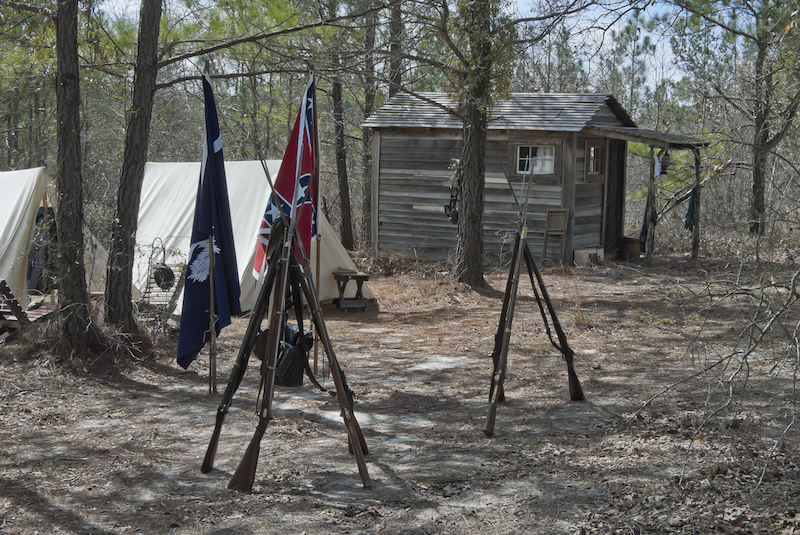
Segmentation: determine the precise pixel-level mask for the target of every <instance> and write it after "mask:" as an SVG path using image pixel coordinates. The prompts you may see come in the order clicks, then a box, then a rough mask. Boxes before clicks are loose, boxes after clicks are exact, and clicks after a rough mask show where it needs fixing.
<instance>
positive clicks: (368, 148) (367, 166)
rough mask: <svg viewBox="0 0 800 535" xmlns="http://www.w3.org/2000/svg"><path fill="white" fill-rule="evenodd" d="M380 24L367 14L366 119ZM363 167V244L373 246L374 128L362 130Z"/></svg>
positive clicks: (370, 108) (371, 101)
mask: <svg viewBox="0 0 800 535" xmlns="http://www.w3.org/2000/svg"><path fill="white" fill-rule="evenodd" d="M377 24H378V13H377V12H372V13H370V14H369V15H368V16H367V19H366V28H365V29H364V74H363V76H362V85H363V87H364V119H366V118H367V117H369V116H370V115H372V111H373V110H374V109H375V95H376V93H377V91H376V89H375V85H376V83H375V63H376V61H375V32H376V27H377ZM361 154H362V156H361V168H362V173H363V176H364V193H363V196H362V200H361V240H362V245H363V246H364V247H365V248H366V249H369V248H370V247H372V233H371V231H370V229H371V228H372V129H370V128H364V129H362V131H361Z"/></svg>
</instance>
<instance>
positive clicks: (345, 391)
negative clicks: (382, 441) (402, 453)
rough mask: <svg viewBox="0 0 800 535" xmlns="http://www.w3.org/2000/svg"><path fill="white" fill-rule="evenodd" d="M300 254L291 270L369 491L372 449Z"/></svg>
mask: <svg viewBox="0 0 800 535" xmlns="http://www.w3.org/2000/svg"><path fill="white" fill-rule="evenodd" d="M300 251H301V255H302V258H303V260H302V262H303V263H302V265H301V264H300V263H298V261H297V257H296V256H295V255H294V252H293V262H292V266H291V267H292V270H293V272H294V274H295V277H297V280H299V281H300V287H301V288H302V290H303V294H304V295H305V297H306V302H307V303H308V308H309V309H310V311H311V317H312V319H313V321H314V325H315V327H316V329H317V333H318V335H319V339H320V342H322V346H323V347H324V348H325V353H326V354H327V355H328V362H329V363H330V369H331V376H332V377H333V382H334V384H335V385H336V397H337V399H338V401H339V407H340V408H341V411H342V420H343V421H344V426H345V428H346V429H347V439H348V447H349V452H350V453H353V454H355V457H356V464H357V465H358V472H359V474H360V475H361V482H362V484H363V485H364V487H370V486H372V483H371V481H370V479H369V473H368V472H367V465H366V462H365V461H364V455H367V454H368V453H369V449H368V447H367V443H366V441H365V440H364V435H363V433H362V432H361V427H360V426H359V425H358V421H357V420H356V417H355V413H354V412H353V391H352V390H350V387H349V385H348V384H347V378H346V377H345V374H344V370H343V369H342V367H341V365H340V364H339V360H338V359H337V358H336V353H335V352H334V351H333V345H332V344H331V339H330V336H329V335H328V329H327V328H326V327H325V319H324V318H323V317H322V311H321V307H320V303H319V299H318V298H317V294H316V290H315V289H314V284H313V282H312V281H311V280H310V273H311V270H310V267H311V266H310V263H309V261H308V258H306V256H305V253H304V252H303V249H302V247H301V248H300Z"/></svg>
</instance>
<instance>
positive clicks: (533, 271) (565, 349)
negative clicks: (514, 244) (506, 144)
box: [492, 158, 586, 401]
mask: <svg viewBox="0 0 800 535" xmlns="http://www.w3.org/2000/svg"><path fill="white" fill-rule="evenodd" d="M498 160H499V161H500V166H501V167H502V168H503V174H504V175H505V177H506V181H507V182H508V186H509V188H511V195H512V196H513V197H514V202H515V203H516V204H517V208H518V209H519V211H520V213H522V208H521V207H520V205H519V199H517V194H516V193H515V192H514V187H513V186H512V185H511V180H509V178H508V173H507V172H506V168H505V165H503V160H500V159H499V158H498ZM523 243H524V245H525V248H524V254H525V256H524V258H525V264H526V265H527V267H528V277H530V279H531V287H532V288H533V294H534V295H535V296H536V303H537V304H538V305H539V311H540V312H541V314H542V321H544V328H545V330H546V331H547V336H548V338H550V343H551V344H553V347H555V348H556V349H558V350H559V351H560V352H561V354H562V355H564V360H565V361H566V362H567V377H568V380H569V397H570V399H571V400H572V401H585V400H586V396H584V394H583V389H582V388H581V383H580V381H578V375H577V374H576V373H575V366H574V365H573V356H574V355H575V352H574V351H573V350H572V349H571V348H570V347H569V344H568V343H567V336H566V335H565V334H564V330H563V329H562V328H561V323H560V322H559V321H558V315H557V314H556V310H555V307H553V302H552V301H551V300H550V296H549V295H548V293H547V288H546V287H545V285H544V280H542V275H541V273H540V272H539V268H538V267H537V266H536V260H534V258H533V254H532V253H531V250H530V247H529V246H528V242H527V241H524V240H523ZM534 279H535V280H534ZM537 283H538V285H539V288H541V291H542V296H543V297H544V301H545V303H546V305H547V310H548V312H549V313H550V318H551V319H552V320H553V327H554V328H555V330H556V335H557V336H558V343H556V342H555V340H553V334H552V333H551V331H550V324H549V322H548V321H547V316H546V315H545V313H544V307H543V306H542V299H541V298H540V297H539V291H538V290H537V288H536V284H537ZM506 291H507V290H506ZM506 299H507V298H506ZM505 314H506V303H505V301H504V302H503V312H502V313H501V316H500V318H501V319H500V321H504V320H503V318H504V315H505ZM498 332H499V331H498ZM495 351H497V338H495ZM492 358H494V353H492ZM500 395H501V398H500V401H502V400H503V396H502V392H501V393H500Z"/></svg>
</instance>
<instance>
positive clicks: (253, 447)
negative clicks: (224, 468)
mask: <svg viewBox="0 0 800 535" xmlns="http://www.w3.org/2000/svg"><path fill="white" fill-rule="evenodd" d="M268 423H269V417H260V418H259V420H258V425H257V426H256V432H255V433H254V434H253V438H252V439H250V444H248V446H247V450H245V452H244V456H243V457H242V460H241V461H240V462H239V467H238V468H236V472H234V474H233V477H231V480H230V481H229V482H228V488H229V489H230V490H238V491H242V492H250V491H251V490H253V483H254V482H255V479H256V468H257V466H258V453H259V451H260V450H261V439H262V438H264V432H265V431H266V430H267V424H268Z"/></svg>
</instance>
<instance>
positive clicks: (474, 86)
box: [455, 0, 492, 286]
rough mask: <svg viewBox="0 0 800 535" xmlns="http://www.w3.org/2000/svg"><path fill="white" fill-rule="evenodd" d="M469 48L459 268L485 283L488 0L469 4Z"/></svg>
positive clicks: (463, 276) (461, 274)
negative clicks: (484, 234)
mask: <svg viewBox="0 0 800 535" xmlns="http://www.w3.org/2000/svg"><path fill="white" fill-rule="evenodd" d="M468 10H469V19H470V20H471V21H472V24H471V27H470V28H469V29H468V30H467V35H468V38H467V40H468V47H469V50H470V55H469V64H468V65H466V67H467V72H466V75H465V80H464V87H465V88H466V91H465V93H466V96H465V101H464V127H463V139H464V141H463V145H462V149H461V150H462V153H461V165H460V172H461V176H460V180H461V181H460V192H461V196H460V197H459V202H458V207H459V216H458V232H457V240H458V241H457V243H456V262H455V264H456V265H455V271H456V273H455V274H456V277H457V278H458V280H459V281H461V282H465V283H467V284H469V285H471V286H485V285H486V281H485V279H484V278H483V207H484V189H485V183H486V137H487V129H486V128H487V124H488V114H489V109H490V107H491V103H492V96H491V74H492V40H491V39H492V35H491V3H490V0H475V1H473V2H471V3H470V4H469V7H468Z"/></svg>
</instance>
